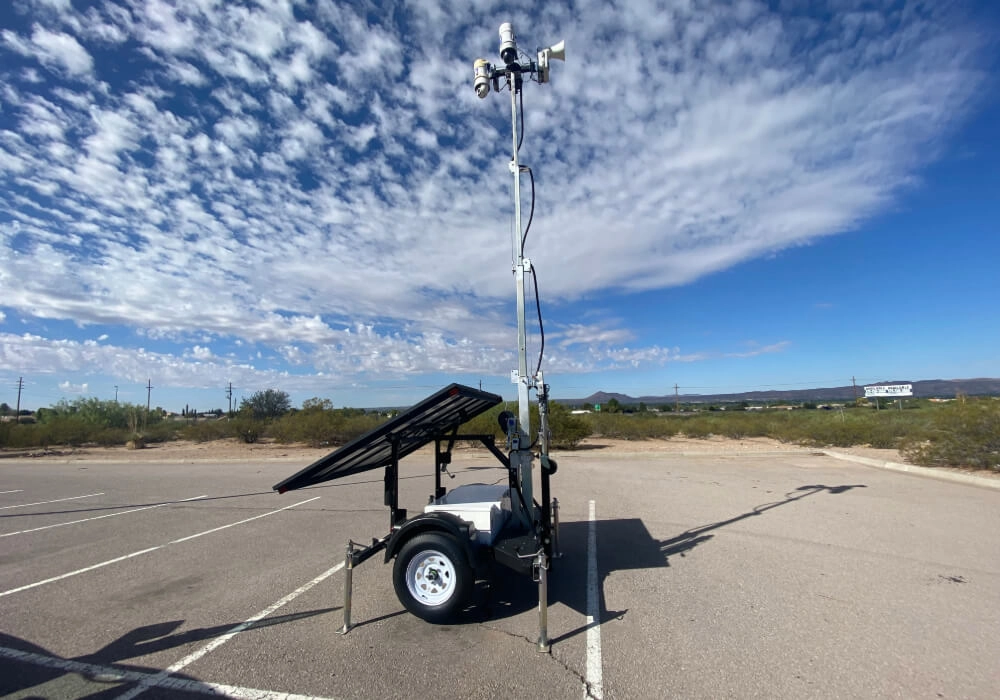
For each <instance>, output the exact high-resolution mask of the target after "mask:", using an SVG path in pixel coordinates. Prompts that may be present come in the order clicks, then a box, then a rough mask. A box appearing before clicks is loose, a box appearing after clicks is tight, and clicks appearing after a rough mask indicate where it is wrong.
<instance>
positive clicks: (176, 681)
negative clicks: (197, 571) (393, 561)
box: [0, 647, 329, 700]
mask: <svg viewBox="0 0 1000 700" xmlns="http://www.w3.org/2000/svg"><path fill="white" fill-rule="evenodd" d="M0 658H2V659H10V660H11V661H19V662H21V663H26V664H34V665H35V666H42V667H43V668H52V669H56V670H57V671H66V672H67V673H79V674H80V675H81V676H88V677H90V678H95V677H101V678H115V679H120V681H118V682H121V683H148V684H149V686H148V687H154V684H153V683H152V682H151V681H150V679H152V678H155V677H157V676H159V675H160V674H159V673H143V672H142V671H126V670H124V669H120V668H116V667H114V666H100V665H98V664H88V663H84V662H82V661H71V660H70V659H60V658H59V657H58V656H48V655H46V654H36V653H35V652H31V651H21V650H20V649H11V648H9V647H0ZM155 687H157V688H164V689H166V690H178V691H181V692H187V693H201V694H203V695H211V696H214V697H219V696H223V697H227V698H247V699H252V700H329V699H325V698H320V697H317V696H315V695H296V694H294V693H276V692H273V691H270V690H257V689H256V688H241V687H239V686H236V685H222V684H221V683H207V682H205V681H196V680H192V679H190V678H166V679H163V680H161V681H159V682H157V683H156V684H155Z"/></svg>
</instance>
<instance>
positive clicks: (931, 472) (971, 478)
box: [821, 450, 1000, 489]
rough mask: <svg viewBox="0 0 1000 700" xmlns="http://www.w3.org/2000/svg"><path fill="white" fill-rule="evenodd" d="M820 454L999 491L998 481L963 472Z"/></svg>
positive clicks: (824, 452) (842, 455)
mask: <svg viewBox="0 0 1000 700" xmlns="http://www.w3.org/2000/svg"><path fill="white" fill-rule="evenodd" d="M821 452H822V453H823V454H825V455H826V456H827V457H833V458H834V459H842V460H844V461H845V462H857V463H858V464H864V465H866V466H869V467H875V468H877V469H889V470H892V471H895V472H906V473H908V474H916V475H917V476H926V477H929V478H931V479H940V480H942V481H956V482H958V483H961V484H969V485H971V486H982V487H985V488H989V489H1000V479H990V478H987V477H984V476H976V475H975V474H966V473H965V472H951V471H943V470H941V469H933V468H931V467H918V466H916V465H914V464H902V463H900V462H887V461H885V460H882V459H872V458H871V457H858V456H856V455H847V454H844V453H842V452H834V451H833V450H821Z"/></svg>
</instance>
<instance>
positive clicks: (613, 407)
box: [604, 399, 622, 413]
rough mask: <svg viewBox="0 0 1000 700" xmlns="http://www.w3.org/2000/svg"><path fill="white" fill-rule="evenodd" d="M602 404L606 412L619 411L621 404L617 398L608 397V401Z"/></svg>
mask: <svg viewBox="0 0 1000 700" xmlns="http://www.w3.org/2000/svg"><path fill="white" fill-rule="evenodd" d="M604 406H605V408H604V410H605V411H607V412H608V413H619V412H620V411H621V410H622V405H621V403H620V402H619V401H618V399H608V402H607V403H606V404H604Z"/></svg>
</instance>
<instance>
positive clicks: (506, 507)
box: [424, 484, 510, 545]
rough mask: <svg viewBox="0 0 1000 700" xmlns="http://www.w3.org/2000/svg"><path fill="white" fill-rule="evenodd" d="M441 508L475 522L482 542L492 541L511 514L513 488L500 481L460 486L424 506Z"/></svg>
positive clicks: (431, 509)
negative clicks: (498, 482) (499, 482)
mask: <svg viewBox="0 0 1000 700" xmlns="http://www.w3.org/2000/svg"><path fill="white" fill-rule="evenodd" d="M442 511H443V512H446V513H451V514H452V515H457V516H458V517H459V518H461V519H462V520H464V521H466V522H469V523H472V524H473V525H474V526H475V528H476V539H478V540H479V542H480V543H482V544H485V545H492V544H493V540H495V539H496V537H497V535H498V534H499V533H500V530H501V529H502V528H503V526H504V524H505V523H506V522H507V518H509V517H510V488H509V487H507V486H503V485H501V484H467V485H465V486H457V487H455V488H454V489H452V490H451V491H449V492H448V493H446V494H445V495H444V496H442V497H441V498H438V499H437V500H435V501H434V502H433V503H430V504H429V505H426V506H424V512H425V513H439V512H442Z"/></svg>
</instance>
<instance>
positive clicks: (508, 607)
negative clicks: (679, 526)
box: [466, 484, 867, 642]
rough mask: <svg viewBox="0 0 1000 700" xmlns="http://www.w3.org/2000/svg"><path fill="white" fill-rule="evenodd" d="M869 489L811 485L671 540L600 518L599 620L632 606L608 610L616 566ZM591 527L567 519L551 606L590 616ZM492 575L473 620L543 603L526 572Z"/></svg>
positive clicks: (659, 559) (657, 563) (646, 561)
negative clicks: (607, 588) (775, 513)
mask: <svg viewBox="0 0 1000 700" xmlns="http://www.w3.org/2000/svg"><path fill="white" fill-rule="evenodd" d="M858 488H867V486H866V485H865V484H841V485H837V486H827V485H825V484H806V485H803V486H799V487H798V488H796V489H795V490H793V491H790V492H788V493H786V494H785V496H784V498H782V499H781V500H778V501H772V502H769V503H762V504H760V505H757V506H754V507H753V508H752V509H750V510H748V511H746V512H744V513H740V514H738V515H735V516H733V517H731V518H726V519H725V520H719V521H717V522H713V523H709V524H707V525H701V526H698V527H694V528H691V529H689V530H685V531H684V532H682V533H680V534H678V535H675V536H674V537H669V538H667V539H662V540H661V539H656V538H655V537H653V536H652V535H651V534H650V532H649V530H648V528H647V527H646V525H645V523H644V522H643V521H642V520H641V519H640V518H612V519H607V520H597V521H596V522H595V527H596V534H597V574H598V581H599V585H598V589H599V590H598V593H599V598H600V608H599V616H600V620H599V622H600V623H601V624H603V623H604V622H607V621H609V620H613V619H616V618H620V617H622V616H623V615H625V614H626V613H627V612H628V610H627V609H626V610H608V608H607V606H606V605H605V599H604V581H605V580H606V579H607V577H608V576H609V575H610V574H612V573H613V572H616V571H626V570H630V569H656V568H667V567H669V566H670V565H671V564H670V559H671V557H677V556H679V557H684V556H685V555H686V553H687V552H689V551H691V550H692V549H694V548H695V547H699V546H701V545H703V544H705V543H707V542H709V541H710V540H711V539H712V538H713V537H714V536H715V535H714V534H713V531H715V530H719V529H721V528H725V527H727V526H730V525H734V524H735V523H738V522H740V521H743V520H747V519H749V518H754V517H759V516H761V515H764V514H765V513H767V512H768V511H770V510H773V509H775V508H780V507H782V506H787V505H790V504H792V503H795V502H796V501H800V500H802V499H804V498H808V497H811V496H816V495H818V494H823V493H826V494H831V495H839V494H843V493H846V492H848V491H850V490H852V489H858ZM589 530H590V523H589V522H588V521H577V522H572V521H571V522H563V523H562V524H561V525H560V530H559V540H560V545H561V549H562V553H563V556H562V557H561V558H558V559H555V560H554V561H553V562H552V567H551V573H550V578H549V605H557V604H562V605H565V606H567V607H568V608H571V609H572V610H574V611H576V612H578V613H579V614H580V615H582V616H584V617H586V616H587V615H588V601H587V590H586V585H583V584H584V583H585V582H586V581H587V574H588V571H587V567H588V559H589V554H588V551H587V542H588V536H589ZM487 578H488V579H489V580H491V581H492V584H489V583H485V582H481V585H479V586H478V587H477V590H476V596H475V597H474V600H473V604H472V605H471V606H470V608H469V609H468V610H467V611H466V615H467V622H469V623H479V622H483V621H485V620H488V619H501V618H505V617H511V616H514V615H519V614H522V613H524V612H526V611H528V610H531V609H532V608H535V607H536V606H537V605H538V586H537V584H536V583H534V582H533V581H531V580H530V579H529V578H527V577H525V576H520V575H518V574H516V573H514V572H511V571H508V570H507V569H504V568H503V567H499V566H497V567H494V568H493V571H491V572H489V573H488V575H487ZM586 630H587V625H586V624H583V625H581V626H580V627H578V628H576V629H574V630H571V631H569V632H567V633H566V634H564V635H562V636H560V637H559V638H557V639H553V640H552V641H553V642H560V641H564V640H566V639H568V638H570V637H573V636H575V635H577V634H580V633H583V632H585V631H586Z"/></svg>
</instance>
